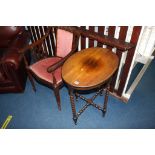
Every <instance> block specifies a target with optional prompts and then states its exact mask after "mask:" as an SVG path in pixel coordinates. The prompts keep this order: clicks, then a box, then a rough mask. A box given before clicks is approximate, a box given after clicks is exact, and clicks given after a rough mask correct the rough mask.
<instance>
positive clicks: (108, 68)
mask: <svg viewBox="0 0 155 155" xmlns="http://www.w3.org/2000/svg"><path fill="white" fill-rule="evenodd" d="M118 64H119V60H118V57H117V55H116V54H114V53H113V52H112V51H111V50H109V49H106V48H99V47H96V48H87V49H84V50H81V51H79V52H77V53H75V54H73V55H72V56H71V57H70V58H69V59H67V61H66V62H65V63H64V65H63V67H62V78H63V80H64V81H65V82H66V83H67V84H68V85H70V86H72V87H74V88H76V89H78V90H86V89H90V88H95V87H97V86H100V85H101V84H104V82H106V81H107V80H108V79H109V78H110V77H111V76H112V75H113V74H114V72H115V71H116V70H117V68H118Z"/></svg>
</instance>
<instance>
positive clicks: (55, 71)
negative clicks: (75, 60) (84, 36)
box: [20, 27, 79, 110]
mask: <svg viewBox="0 0 155 155" xmlns="http://www.w3.org/2000/svg"><path fill="white" fill-rule="evenodd" d="M51 34H54V35H55V38H56V39H55V40H56V45H55V47H56V48H55V51H54V52H53V53H55V55H54V56H48V52H47V51H46V47H45V40H46V39H47V38H48V37H49V35H51ZM78 38H79V37H78V34H76V33H74V32H73V31H67V30H65V29H63V27H61V28H59V27H48V29H47V32H46V33H45V35H44V36H43V37H42V38H40V39H39V40H37V41H36V42H34V43H32V44H31V45H29V46H27V47H26V48H25V49H24V50H21V51H20V53H22V54H24V52H25V51H27V50H28V49H31V51H32V53H33V55H35V56H34V57H39V59H40V60H39V61H38V60H37V61H35V63H33V64H32V65H30V66H28V63H27V61H26V59H25V64H26V65H27V72H28V77H29V79H30V81H31V84H32V87H33V90H34V91H36V88H35V85H34V81H33V77H35V78H36V79H37V80H38V81H39V82H41V83H43V84H45V85H47V86H49V87H51V88H53V91H54V94H55V97H56V101H57V105H58V109H59V110H61V101H60V94H59V89H60V88H61V86H62V85H63V82H62V78H61V66H62V64H63V63H64V62H65V60H66V59H67V58H68V57H69V56H71V55H72V54H73V53H74V52H75V51H76V49H77V46H78ZM51 41H54V40H51Z"/></svg>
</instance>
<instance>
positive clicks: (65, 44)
mask: <svg viewBox="0 0 155 155" xmlns="http://www.w3.org/2000/svg"><path fill="white" fill-rule="evenodd" d="M73 39H74V38H73V33H71V32H68V31H65V30H62V29H57V34H56V55H57V56H59V57H65V56H66V55H67V54H68V53H70V51H71V50H72V44H73Z"/></svg>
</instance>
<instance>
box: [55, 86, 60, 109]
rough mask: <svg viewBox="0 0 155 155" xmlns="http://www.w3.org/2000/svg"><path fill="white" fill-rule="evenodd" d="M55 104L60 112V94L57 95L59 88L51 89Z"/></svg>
mask: <svg viewBox="0 0 155 155" xmlns="http://www.w3.org/2000/svg"><path fill="white" fill-rule="evenodd" d="M53 90H54V94H55V98H56V102H57V105H58V109H59V110H60V111H61V101H60V93H59V87H56V88H53Z"/></svg>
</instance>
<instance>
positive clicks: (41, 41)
mask: <svg viewBox="0 0 155 155" xmlns="http://www.w3.org/2000/svg"><path fill="white" fill-rule="evenodd" d="M51 28H52V27H49V28H48V29H47V32H46V33H45V35H44V36H43V37H41V38H40V39H39V40H37V41H36V42H34V43H32V44H30V45H27V46H26V47H24V48H23V49H20V50H19V51H18V53H20V54H24V53H25V52H26V51H28V50H32V49H33V48H34V47H36V46H38V45H40V44H42V43H43V41H44V40H45V39H46V38H47V37H48V36H49V33H50V31H51Z"/></svg>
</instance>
